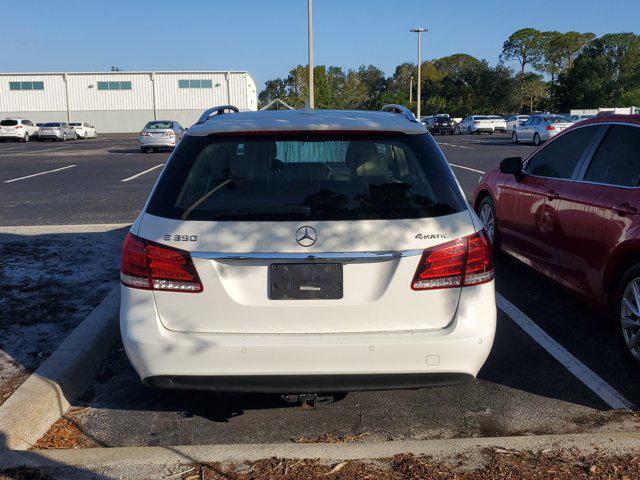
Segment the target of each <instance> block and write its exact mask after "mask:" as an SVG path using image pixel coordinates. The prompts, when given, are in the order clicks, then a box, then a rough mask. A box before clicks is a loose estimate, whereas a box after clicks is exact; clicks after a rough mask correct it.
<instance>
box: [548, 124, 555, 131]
mask: <svg viewBox="0 0 640 480" xmlns="http://www.w3.org/2000/svg"><path fill="white" fill-rule="evenodd" d="M555 129H556V127H554V126H553V125H547V131H548V132H552V131H554V130H555Z"/></svg>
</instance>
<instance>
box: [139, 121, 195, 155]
mask: <svg viewBox="0 0 640 480" xmlns="http://www.w3.org/2000/svg"><path fill="white" fill-rule="evenodd" d="M185 131H186V130H185V129H184V128H183V127H182V125H180V124H179V123H178V122H176V121H175V120H154V121H152V122H149V123H147V124H146V125H145V127H144V128H143V129H142V131H141V132H140V136H139V137H138V143H139V144H140V151H141V152H142V153H147V152H149V151H152V152H155V151H157V150H160V149H161V148H162V149H166V148H169V149H172V148H175V146H176V145H177V144H178V142H179V141H180V139H181V138H182V136H183V135H184V132H185Z"/></svg>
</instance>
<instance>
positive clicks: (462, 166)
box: [449, 163, 485, 175]
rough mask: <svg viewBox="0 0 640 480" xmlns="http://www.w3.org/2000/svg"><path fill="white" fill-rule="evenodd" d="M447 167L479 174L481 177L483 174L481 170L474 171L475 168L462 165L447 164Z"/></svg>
mask: <svg viewBox="0 0 640 480" xmlns="http://www.w3.org/2000/svg"><path fill="white" fill-rule="evenodd" d="M449 165H451V166H452V167H456V168H461V169H463V170H469V171H470V172H475V173H479V174H481V175H484V174H485V172H483V171H482V170H476V169H475V168H471V167H465V166H464V165H456V164H455V163H449Z"/></svg>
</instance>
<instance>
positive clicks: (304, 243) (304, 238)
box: [296, 225, 318, 247]
mask: <svg viewBox="0 0 640 480" xmlns="http://www.w3.org/2000/svg"><path fill="white" fill-rule="evenodd" d="M316 240H318V234H317V233H316V231H315V229H314V228H313V227H309V226H307V225H305V226H304V227H300V228H299V229H298V230H296V242H298V245H300V246H301V247H310V246H311V245H313V244H314V243H316Z"/></svg>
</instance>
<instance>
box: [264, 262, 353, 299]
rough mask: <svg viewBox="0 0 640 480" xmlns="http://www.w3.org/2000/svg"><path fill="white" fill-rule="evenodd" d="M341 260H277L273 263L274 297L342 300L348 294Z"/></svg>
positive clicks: (271, 286) (271, 289) (271, 284)
mask: <svg viewBox="0 0 640 480" xmlns="http://www.w3.org/2000/svg"><path fill="white" fill-rule="evenodd" d="M342 270H343V269H342V264H340V263H273V264H271V265H269V280H268V287H269V299H271V300H339V299H341V298H342V297H343V295H344V285H343V274H342Z"/></svg>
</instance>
